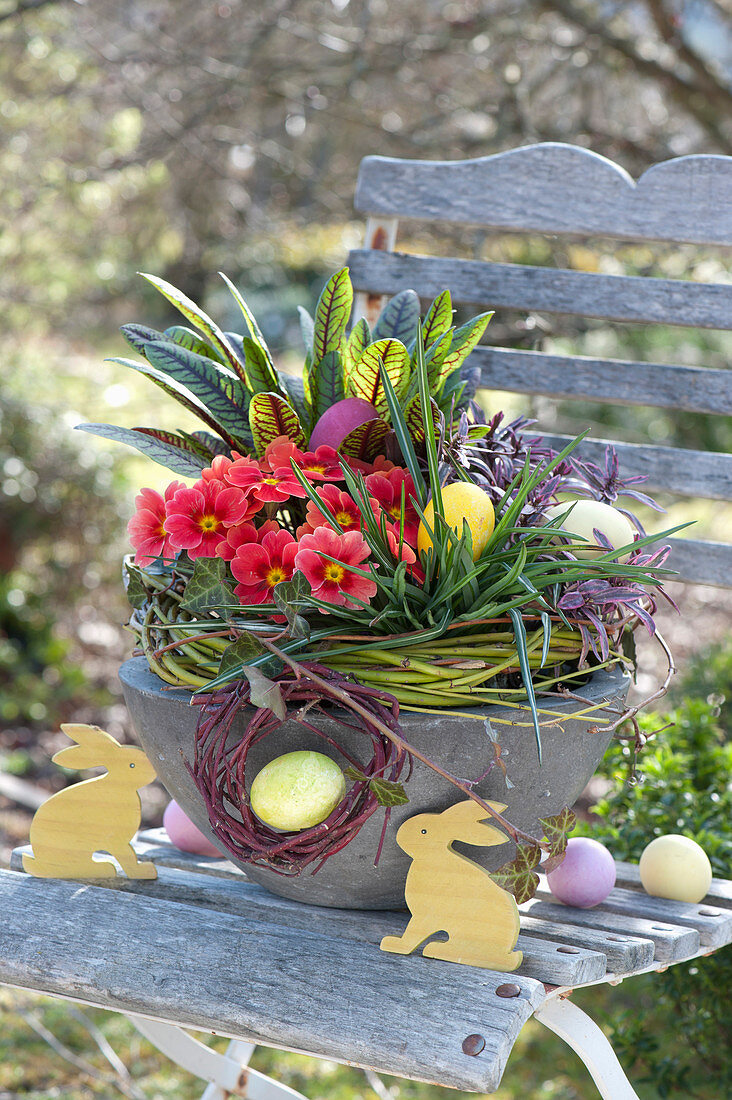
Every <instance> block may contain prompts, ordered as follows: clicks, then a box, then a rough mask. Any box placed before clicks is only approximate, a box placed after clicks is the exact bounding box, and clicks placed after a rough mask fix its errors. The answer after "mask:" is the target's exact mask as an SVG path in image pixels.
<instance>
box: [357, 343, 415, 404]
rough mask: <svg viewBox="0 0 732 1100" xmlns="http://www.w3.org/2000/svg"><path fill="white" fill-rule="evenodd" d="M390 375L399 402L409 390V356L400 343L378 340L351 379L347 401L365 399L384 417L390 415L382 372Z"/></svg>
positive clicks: (368, 350) (363, 357) (370, 347)
mask: <svg viewBox="0 0 732 1100" xmlns="http://www.w3.org/2000/svg"><path fill="white" fill-rule="evenodd" d="M382 368H383V370H384V371H385V372H386V374H388V376H389V381H390V382H391V384H392V387H393V389H394V393H395V394H396V397H397V400H398V401H399V402H401V401H403V400H404V398H405V396H406V393H407V388H408V386H409V374H410V367H409V352H408V351H407V349H406V347H405V346H404V344H403V343H402V342H401V341H400V340H377V341H376V342H375V343H373V344H370V345H369V346H368V347H367V348H366V350H365V351H364V353H363V355H362V356H361V358H360V359H359V361H358V363H357V364H356V366H355V367H354V368H353V370H352V371H351V373H350V374H349V376H348V382H347V384H346V397H361V398H363V399H364V401H368V402H369V403H370V404H371V405H373V406H374V408H375V409H376V411H377V412H378V413H379V415H380V416H382V417H386V416H388V415H389V404H388V402H387V399H386V394H385V393H384V387H383V385H382V382H381V371H382Z"/></svg>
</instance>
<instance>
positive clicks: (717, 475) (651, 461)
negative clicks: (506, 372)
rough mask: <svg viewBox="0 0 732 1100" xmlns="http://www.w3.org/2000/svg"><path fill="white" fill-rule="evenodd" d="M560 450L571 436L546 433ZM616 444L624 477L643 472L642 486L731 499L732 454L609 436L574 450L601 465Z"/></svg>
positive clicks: (580, 445)
mask: <svg viewBox="0 0 732 1100" xmlns="http://www.w3.org/2000/svg"><path fill="white" fill-rule="evenodd" d="M542 436H543V439H544V440H545V441H546V442H547V443H549V444H550V445H551V446H552V447H554V448H556V449H557V450H561V448H562V447H565V446H566V445H567V443H569V442H570V440H571V438H572V437H571V436H568V435H551V434H547V435H544V434H543V433H542ZM608 446H613V447H614V448H615V450H616V451H617V454H618V458H619V459H620V468H621V470H622V471H623V476H624V477H635V476H638V475H643V476H644V477H646V478H647V481H646V482H645V483H644V485H642V486H641V488H642V489H645V488H648V489H652V490H659V489H661V490H666V491H667V492H669V493H677V494H678V495H679V496H684V497H689V496H693V497H703V498H705V499H707V500H730V499H732V455H729V454H722V453H721V452H719V451H691V450H688V449H686V448H680V447H653V446H647V445H646V444H640V443H618V442H615V441H612V440H606V439H583V441H582V442H581V443H580V444H579V445H578V446H577V448H576V450H575V451H574V452H573V453H574V454H575V455H577V456H578V457H580V458H582V459H585V460H587V461H589V462H596V463H597V464H598V465H599V466H604V464H605V448H606V447H608Z"/></svg>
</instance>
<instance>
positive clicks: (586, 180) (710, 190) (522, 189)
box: [355, 142, 732, 245]
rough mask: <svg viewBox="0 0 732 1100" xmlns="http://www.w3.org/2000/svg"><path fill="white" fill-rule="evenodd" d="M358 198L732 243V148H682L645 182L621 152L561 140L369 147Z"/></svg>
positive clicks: (394, 209) (535, 227)
mask: <svg viewBox="0 0 732 1100" xmlns="http://www.w3.org/2000/svg"><path fill="white" fill-rule="evenodd" d="M355 206H356V209H357V210H360V211H362V212H364V213H366V214H390V215H397V216H399V217H409V218H421V219H422V218H423V219H428V220H433V221H449V222H458V223H467V224H471V225H483V226H489V227H491V228H495V229H517V230H531V231H535V232H539V233H559V234H567V235H572V236H576V235H580V236H582V235H584V236H587V235H601V236H605V237H613V238H622V239H630V240H650V241H679V242H681V241H687V242H689V243H694V244H722V245H724V244H732V158H730V157H723V156H685V157H677V158H676V159H674V160H669V161H665V162H663V163H661V164H656V165H654V166H653V167H652V168H650V169H648V171H646V172H645V173H644V174H643V175H642V176H641V178H640V179H639V180H638V182H637V183H635V182H634V180H633V179H632V177H631V176H630V175H629V174H628V173H627V172H626V171H625V169H623V168H621V167H620V165H618V164H615V163H614V162H613V161H611V160H608V159H607V158H605V157H601V156H599V155H598V154H597V153H593V152H590V151H589V150H587V149H582V148H580V147H579V146H576V145H565V144H561V143H558V142H544V143H541V144H538V145H529V146H524V147H523V148H520V149H512V150H509V151H507V152H503V153H495V154H493V155H492V156H488V157H480V158H478V159H475V160H463V161H443V162H434V161H415V160H396V159H394V158H391V157H366V158H364V160H362V161H361V167H360V171H359V175H358V183H357V185H356V198H355Z"/></svg>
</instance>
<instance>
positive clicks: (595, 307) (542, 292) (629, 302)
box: [348, 249, 732, 329]
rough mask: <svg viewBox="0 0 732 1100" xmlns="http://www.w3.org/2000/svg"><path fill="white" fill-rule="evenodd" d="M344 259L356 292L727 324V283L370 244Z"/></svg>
mask: <svg viewBox="0 0 732 1100" xmlns="http://www.w3.org/2000/svg"><path fill="white" fill-rule="evenodd" d="M348 264H349V267H350V269H351V278H352V280H353V285H354V287H355V288H356V289H357V290H358V291H369V292H371V293H376V294H396V293H397V292H398V291H400V290H404V289H405V288H407V287H412V288H414V289H417V290H418V292H419V295H420V297H421V298H423V299H430V298H433V297H434V296H435V295H436V294H439V293H440V291H441V290H444V289H445V288H446V287H448V288H449V290H450V293H451V294H452V299H453V301H454V302H455V303H459V304H465V305H473V306H475V305H488V307H489V308H491V309H520V310H523V311H530V310H536V311H539V312H543V313H561V314H572V315H580V316H583V317H595V318H601V319H604V320H608V321H625V322H636V323H637V322H640V323H644V324H645V323H654V324H667V325H683V326H686V327H693V328H711V329H732V284H731V285H726V284H723V283H693V282H690V281H688V280H685V279H652V278H643V277H641V276H636V275H598V274H595V273H594V272H587V271H567V270H564V269H560V268H554V267H529V266H525V265H522V264H497V263H496V264H494V263H484V262H482V261H478V260H459V259H452V258H441V257H434V256H419V255H412V254H408V253H405V252H378V251H375V250H369V249H360V250H354V251H353V252H351V253H350V255H349V257H348Z"/></svg>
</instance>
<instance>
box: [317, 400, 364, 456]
mask: <svg viewBox="0 0 732 1100" xmlns="http://www.w3.org/2000/svg"><path fill="white" fill-rule="evenodd" d="M378 415H379V414H378V413H377V411H376V409H375V408H374V406H373V405H372V404H370V403H369V402H368V401H364V399H363V398H362V397H346V398H344V399H343V401H336V403H335V405H331V407H330V408H329V409H326V411H325V412H324V413H323V415H322V416H321V417H320V419H319V420H318V422H317V424H316V425H315V427H314V428H313V432H312V435H311V436H310V442H309V443H308V447H309V448H310V450H311V451H314V450H315V449H316V448H317V447H320V446H322V445H323V444H327V445H328V446H329V447H333V448H335V450H336V451H337V450H338V448H339V447H340V445H341V443H342V442H343V440H344V439H345V438H346V436H347V435H349V433H350V432H352V431H353V430H354V429H355V428H359V427H360V426H361V424H365V423H366V422H367V421H368V420H373V419H374V418H375V417H377V416H378Z"/></svg>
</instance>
